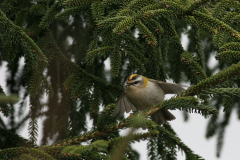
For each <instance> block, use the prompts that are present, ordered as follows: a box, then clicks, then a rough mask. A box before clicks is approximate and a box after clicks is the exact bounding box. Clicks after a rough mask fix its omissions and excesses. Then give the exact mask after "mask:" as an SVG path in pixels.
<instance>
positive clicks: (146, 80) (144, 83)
mask: <svg viewBox="0 0 240 160" xmlns="http://www.w3.org/2000/svg"><path fill="white" fill-rule="evenodd" d="M147 83H148V79H147V78H146V77H143V88H145V87H146V86H147Z"/></svg>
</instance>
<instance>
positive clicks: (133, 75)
mask: <svg viewBox="0 0 240 160" xmlns="http://www.w3.org/2000/svg"><path fill="white" fill-rule="evenodd" d="M135 76H137V74H132V75H131V76H130V77H129V80H132V78H133V77H135Z"/></svg>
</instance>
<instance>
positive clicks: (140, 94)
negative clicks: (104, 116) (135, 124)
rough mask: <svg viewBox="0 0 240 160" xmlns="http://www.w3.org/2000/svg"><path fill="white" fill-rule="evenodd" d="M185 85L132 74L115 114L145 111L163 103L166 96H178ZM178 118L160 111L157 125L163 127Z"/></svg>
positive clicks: (157, 114)
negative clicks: (162, 125) (137, 110)
mask: <svg viewBox="0 0 240 160" xmlns="http://www.w3.org/2000/svg"><path fill="white" fill-rule="evenodd" d="M182 87H183V85H179V84H173V83H167V82H162V81H157V80H154V79H149V78H147V77H144V76H142V75H138V74H132V75H131V76H130V77H129V78H128V81H127V83H126V89H125V92H124V93H123V95H122V96H121V97H120V98H119V99H118V100H117V102H116V105H117V109H116V111H115V112H114V114H113V117H115V116H116V115H117V114H118V113H119V115H120V116H122V115H123V114H124V112H125V111H126V112H127V113H128V112H130V111H131V110H133V111H135V110H136V108H137V109H139V110H145V109H147V108H151V107H153V106H154V105H156V104H158V103H160V102H163V101H164V96H165V94H177V93H179V92H181V91H183V90H184V88H182ZM174 119H176V117H175V116H174V115H173V114H172V113H170V112H169V111H167V110H160V111H158V112H157V113H156V123H157V124H159V125H161V124H164V123H165V122H166V121H171V120H174Z"/></svg>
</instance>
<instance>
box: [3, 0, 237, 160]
mask: <svg viewBox="0 0 240 160" xmlns="http://www.w3.org/2000/svg"><path fill="white" fill-rule="evenodd" d="M239 20H240V3H239V2H238V1H237V0H215V1H211V0H197V1H195V0H163V1H162V0H0V62H7V68H8V72H9V76H8V78H7V88H8V93H9V94H15V95H18V96H19V103H16V98H15V97H12V96H9V95H8V96H6V94H5V93H4V91H3V89H2V88H3V86H0V92H1V95H0V102H1V103H0V112H1V113H2V114H1V117H0V149H1V151H0V158H1V159H14V158H15V159H39V158H41V159H91V160H92V159H109V158H111V159H121V158H123V159H138V158H139V153H138V152H136V151H135V150H133V149H132V148H131V147H130V145H129V144H130V143H131V142H134V141H139V140H146V139H147V140H148V141H149V142H148V146H147V148H148V157H149V159H176V155H177V151H178V149H180V150H182V151H183V152H184V153H185V155H186V159H202V158H201V156H199V155H197V154H195V153H194V152H193V151H192V150H191V149H190V148H189V147H187V146H186V145H185V144H184V142H182V141H181V139H180V138H181V137H178V136H177V133H175V131H174V128H172V127H171V125H170V123H166V124H164V125H163V126H158V125H156V124H155V122H154V121H152V120H151V119H148V118H147V117H148V116H151V115H154V113H156V112H157V111H158V110H162V109H169V110H175V109H179V110H181V111H183V115H184V116H185V119H187V118H188V114H187V112H197V113H200V114H201V115H203V116H208V117H209V124H208V128H207V133H206V137H207V138H210V137H213V136H215V135H216V136H217V137H218V138H217V139H218V143H217V156H220V153H221V149H222V145H223V139H224V131H225V128H226V126H227V125H228V123H229V118H230V116H231V113H232V110H233V108H236V109H237V112H238V117H239V118H240V106H239V100H238V98H239V95H240V94H239V93H240V89H239V88H238V86H239V85H240V83H239V77H238V76H239V73H240V63H239V60H240V33H239V30H240V27H239V22H240V21H239ZM183 34H187V35H188V38H189V44H188V47H187V50H184V48H183V47H182V43H181V41H180V39H181V36H182V35H183ZM211 55H215V58H216V59H217V60H219V63H218V64H217V65H216V66H215V67H214V68H210V67H209V65H207V62H209V59H210V57H211ZM21 59H24V65H23V66H22V65H21V64H20V60H21ZM108 60H110V64H111V68H110V70H108V69H107V68H106V67H105V64H106V62H107V61H108ZM132 73H139V74H142V75H145V76H146V77H149V78H153V79H156V80H161V81H166V80H167V79H172V80H173V81H174V82H175V83H180V82H183V81H185V82H190V83H191V86H190V87H189V88H188V89H187V90H185V91H184V92H182V93H180V94H179V95H177V96H176V97H173V98H171V99H169V100H166V101H164V102H163V103H160V104H158V105H156V106H153V108H151V109H148V110H146V111H144V112H142V114H141V115H138V113H135V114H132V115H131V116H129V117H128V118H118V121H117V120H116V118H113V117H112V113H113V112H114V111H115V109H116V105H115V104H114V102H115V100H116V99H117V97H119V96H120V95H121V93H122V92H123V91H124V87H123V83H124V82H125V80H126V78H127V77H128V76H129V75H130V74H132ZM28 104H29V106H30V107H28ZM222 106H223V108H224V117H223V118H220V116H219V113H218V110H220V109H221V108H222ZM102 108H103V109H102ZM25 109H29V114H27V115H26V116H25V115H24V114H23V112H24V110H25ZM88 114H90V118H91V119H93V126H92V128H91V130H90V131H88V129H87V123H88V122H87V121H86V117H87V115H88ZM3 116H4V118H3ZM6 118H7V119H8V121H7V122H6V121H4V119H6ZM40 118H43V119H44V121H43V137H42V139H41V145H40V146H37V145H36V140H37V137H38V135H39V132H38V129H39V126H38V123H37V122H38V120H39V119H40ZM27 121H28V124H27V125H28V131H29V139H24V138H22V137H21V136H19V131H20V129H21V127H22V126H23V125H24V124H26V122H27ZM123 128H132V130H131V132H130V133H129V135H128V136H126V137H121V136H119V130H120V129H123ZM137 128H143V129H147V130H148V131H147V132H146V133H138V134H134V133H133V131H134V130H135V129H137ZM49 141H52V142H54V143H53V144H49ZM82 142H87V143H88V145H82Z"/></svg>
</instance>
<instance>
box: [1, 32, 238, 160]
mask: <svg viewBox="0 0 240 160" xmlns="http://www.w3.org/2000/svg"><path fill="white" fill-rule="evenodd" d="M182 42H183V44H185V46H184V47H186V44H187V37H186V36H183V38H182ZM216 62H217V61H216V60H215V59H214V58H211V62H210V63H209V64H212V65H214V64H215V63H216ZM23 63H24V62H23V61H22V62H21V64H23ZM106 65H107V64H106ZM106 67H109V66H106ZM7 75H8V74H7V70H6V62H4V63H3V65H2V67H0V85H1V86H2V87H3V89H4V91H5V92H6V93H8V92H7V90H6V83H5V79H6V76H7ZM166 98H170V96H168V97H166ZM171 112H172V113H173V114H174V115H175V117H176V120H174V121H171V122H170V123H171V125H172V127H173V129H174V130H175V131H176V133H177V134H178V136H179V138H180V139H181V140H182V141H183V142H184V143H185V144H186V145H187V146H188V147H189V148H191V149H192V150H193V151H194V152H195V153H197V154H198V155H200V156H202V157H203V158H204V159H206V160H227V159H231V160H238V159H239V156H240V138H239V137H238V136H239V135H240V121H239V120H238V119H237V113H236V112H234V111H233V113H232V116H231V119H230V122H229V125H228V127H227V129H226V133H225V138H224V145H223V150H222V153H221V157H220V158H216V156H215V155H216V137H213V138H211V139H210V140H207V139H206V138H205V132H206V126H207V122H208V119H205V118H204V117H203V116H201V115H200V114H196V113H191V114H190V118H189V121H188V122H184V121H183V116H182V113H181V111H178V110H176V111H171ZM221 112H222V109H221ZM24 114H27V110H26V111H25V113H24ZM0 116H1V117H2V116H3V114H1V113H0ZM38 122H39V138H38V142H39V140H40V138H41V135H42V133H41V132H42V127H41V126H42V120H39V121H38ZM89 122H91V120H89ZM90 126H91V124H90V123H89V128H90ZM125 133H126V131H122V132H121V134H123V135H124V134H125ZM20 134H21V135H22V136H23V137H25V138H28V132H27V126H25V127H24V128H22V130H21V133H20ZM146 144H147V141H141V142H137V143H134V144H132V147H133V148H134V149H136V150H137V151H139V153H140V155H141V158H140V159H141V160H146V159H147V146H146ZM184 159H185V155H184V153H183V154H182V153H181V152H178V160H184Z"/></svg>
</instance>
